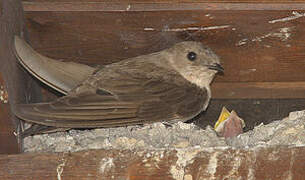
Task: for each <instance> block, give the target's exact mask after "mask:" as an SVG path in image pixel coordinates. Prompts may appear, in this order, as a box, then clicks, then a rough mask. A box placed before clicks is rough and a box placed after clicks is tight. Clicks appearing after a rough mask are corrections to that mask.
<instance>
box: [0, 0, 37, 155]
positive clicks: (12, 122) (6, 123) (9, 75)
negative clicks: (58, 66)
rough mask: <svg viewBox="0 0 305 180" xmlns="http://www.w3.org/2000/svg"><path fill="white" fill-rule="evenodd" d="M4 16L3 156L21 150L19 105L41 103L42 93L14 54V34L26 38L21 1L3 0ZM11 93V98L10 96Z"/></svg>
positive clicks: (0, 56) (0, 54)
mask: <svg viewBox="0 0 305 180" xmlns="http://www.w3.org/2000/svg"><path fill="white" fill-rule="evenodd" d="M0 2H1V3H0V4H1V5H2V6H1V11H2V14H1V16H0V42H1V48H0V64H1V66H0V86H1V91H2V92H4V94H2V95H1V99H5V100H2V102H0V103H1V104H0V107H1V109H0V111H1V112H0V118H1V120H0V127H1V135H0V153H7V154H10V153H17V152H19V151H20V150H21V147H19V145H21V144H19V145H18V144H17V140H16V137H15V136H14V134H13V132H15V131H16V129H20V126H21V124H20V122H19V120H18V119H17V118H16V117H15V116H14V115H13V113H12V112H13V111H14V107H15V106H14V105H15V104H16V103H26V102H33V101H35V100H39V98H38V97H39V95H40V94H39V91H36V90H37V89H38V85H37V83H35V82H34V81H33V80H32V79H31V78H30V77H29V75H28V74H27V73H25V72H24V71H23V70H22V69H21V68H20V67H19V65H18V64H17V61H16V57H15V55H14V51H13V40H14V35H17V34H18V35H19V36H23V37H24V38H25V39H26V37H25V34H26V32H25V29H24V19H23V18H24V17H23V10H22V6H21V1H19V0H10V1H7V0H0ZM6 93H7V94H8V97H7V95H6Z"/></svg>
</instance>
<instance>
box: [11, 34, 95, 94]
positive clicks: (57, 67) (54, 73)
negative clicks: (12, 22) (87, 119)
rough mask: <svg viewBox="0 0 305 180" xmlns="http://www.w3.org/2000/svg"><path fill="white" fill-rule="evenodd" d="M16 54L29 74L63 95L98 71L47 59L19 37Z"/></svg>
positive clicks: (71, 63) (16, 38) (77, 64)
mask: <svg viewBox="0 0 305 180" xmlns="http://www.w3.org/2000/svg"><path fill="white" fill-rule="evenodd" d="M15 53H16V56H17V59H18V60H19V62H20V64H21V65H22V66H23V67H24V68H25V69H26V70H27V71H28V72H30V73H31V74H32V75H33V76H35V77H36V78H38V79H39V80H40V81H42V82H43V83H45V84H46V85H48V86H50V87H52V88H53V89H55V90H57V91H59V92H61V93H63V94H67V92H69V91H70V90H71V89H73V88H74V87H76V86H77V85H78V84H80V83H81V82H82V81H84V80H85V79H86V78H87V77H88V76H89V75H91V74H92V73H93V72H94V71H95V70H96V69H95V68H93V67H90V66H87V65H84V64H79V63H74V62H62V61H58V60H54V59H51V58H48V57H45V56H43V55H41V54H39V53H38V52H36V51H35V50H34V49H33V48H31V46H30V45H29V44H27V43H26V42H25V41H24V40H23V39H21V38H20V37H18V36H15Z"/></svg>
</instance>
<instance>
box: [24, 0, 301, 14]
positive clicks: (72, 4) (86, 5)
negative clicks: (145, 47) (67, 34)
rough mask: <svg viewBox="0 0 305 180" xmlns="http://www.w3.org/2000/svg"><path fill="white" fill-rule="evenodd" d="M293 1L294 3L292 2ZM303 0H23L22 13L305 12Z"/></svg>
mask: <svg viewBox="0 0 305 180" xmlns="http://www.w3.org/2000/svg"><path fill="white" fill-rule="evenodd" d="M292 2H294V3H292ZM304 2H305V1H270V0H269V1H268V0H267V1H217V2H216V1H211V0H201V1H196V2H195V1H190V0H186V1H177V0H172V1H168V0H167V1H164V0H157V1H137V0H134V1H107V0H99V1H90V0H89V1H84V0H78V1H60V0H57V1H50V0H44V1H41V0H38V1H37V0H25V1H23V6H24V9H25V11H119V12H120V11H143V10H144V11H169V10H171V11H177V10H204V11H205V10H305V3H304Z"/></svg>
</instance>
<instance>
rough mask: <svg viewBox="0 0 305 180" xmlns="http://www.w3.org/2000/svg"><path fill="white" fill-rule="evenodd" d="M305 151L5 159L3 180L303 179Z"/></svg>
mask: <svg viewBox="0 0 305 180" xmlns="http://www.w3.org/2000/svg"><path fill="white" fill-rule="evenodd" d="M304 154H305V148H304V147H268V148H267V147H260V148H250V149H230V148H219V149H216V148H215V149H214V148H207V149H205V148H194V149H180V150H155V151H149V150H135V151H131V150H91V151H83V152H76V153H68V152H67V153H27V154H20V155H1V156H0V178H1V179H46V180H47V179H80V180H81V179H86V180H88V179H99V178H102V179H130V180H143V179H150V180H163V179H166V180H168V179H176V180H182V179H186V180H191V179H192V180H200V179H212V178H215V179H270V180H273V179H274V180H282V179H283V180H284V179H302V178H303V177H305V171H304V169H305V163H304V162H305V156H304Z"/></svg>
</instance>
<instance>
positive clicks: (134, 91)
mask: <svg viewBox="0 0 305 180" xmlns="http://www.w3.org/2000/svg"><path fill="white" fill-rule="evenodd" d="M108 81H109V82H108V83H106V85H104V86H103V89H101V88H100V87H98V88H97V89H96V90H95V91H94V92H92V91H88V92H85V93H79V94H73V93H71V94H69V95H68V96H64V97H62V98H59V99H57V100H55V101H54V102H51V103H38V104H24V105H18V106H17V110H16V115H17V116H18V117H19V118H21V119H24V120H26V121H30V122H33V123H37V124H42V125H46V126H55V127H69V128H93V127H116V126H126V125H135V124H146V123H151V122H158V121H171V120H182V121H185V120H188V119H190V118H192V117H193V116H195V115H197V114H198V113H199V112H200V111H201V110H202V109H203V106H204V104H205V103H206V102H207V99H208V98H207V93H206V91H205V90H204V89H200V88H198V87H196V86H193V85H191V84H181V85H177V84H176V83H171V82H167V83H166V82H162V81H160V80H152V79H149V78H145V77H141V80H135V79H134V78H133V77H131V76H125V77H124V80H113V81H111V80H110V79H108ZM100 83H102V82H100ZM83 86H84V85H83Z"/></svg>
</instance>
